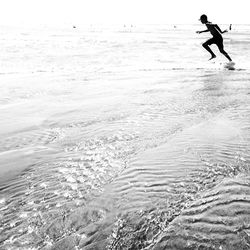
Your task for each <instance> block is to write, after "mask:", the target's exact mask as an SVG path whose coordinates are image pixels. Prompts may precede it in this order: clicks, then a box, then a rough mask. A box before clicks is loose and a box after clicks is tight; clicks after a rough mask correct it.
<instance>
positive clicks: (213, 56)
mask: <svg viewBox="0 0 250 250" xmlns="http://www.w3.org/2000/svg"><path fill="white" fill-rule="evenodd" d="M215 57H216V55H212V56H211V58H210V59H209V60H208V61H210V60H212V59H214V58H215Z"/></svg>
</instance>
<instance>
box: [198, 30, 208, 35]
mask: <svg viewBox="0 0 250 250" xmlns="http://www.w3.org/2000/svg"><path fill="white" fill-rule="evenodd" d="M208 31H209V30H202V31H196V33H198V34H200V33H204V32H208Z"/></svg>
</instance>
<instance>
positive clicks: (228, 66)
mask: <svg viewBox="0 0 250 250" xmlns="http://www.w3.org/2000/svg"><path fill="white" fill-rule="evenodd" d="M234 66H235V62H227V63H224V65H223V67H224V69H228V70H235V67H234Z"/></svg>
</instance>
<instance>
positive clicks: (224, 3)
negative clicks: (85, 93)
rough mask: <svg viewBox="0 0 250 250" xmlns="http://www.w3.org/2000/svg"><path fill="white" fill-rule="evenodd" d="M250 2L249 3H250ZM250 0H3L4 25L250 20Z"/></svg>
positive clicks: (0, 21)
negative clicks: (203, 17)
mask: <svg viewBox="0 0 250 250" xmlns="http://www.w3.org/2000/svg"><path fill="white" fill-rule="evenodd" d="M248 2H249V3H248ZM249 6H250V1H249V0H237V1H229V0H0V25H19V26H20V25H24V26H25V25H32V26H33V25H60V26H64V25H82V24H96V23H104V24H169V23H171V24H180V23H183V24H195V23H199V21H198V19H199V17H200V15H201V14H207V15H208V19H209V20H210V21H212V22H216V23H218V24H220V23H221V24H228V23H238V24H250V15H249Z"/></svg>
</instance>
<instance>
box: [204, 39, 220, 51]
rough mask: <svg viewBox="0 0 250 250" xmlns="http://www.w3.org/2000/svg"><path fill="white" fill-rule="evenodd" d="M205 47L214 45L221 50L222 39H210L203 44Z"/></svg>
mask: <svg viewBox="0 0 250 250" xmlns="http://www.w3.org/2000/svg"><path fill="white" fill-rule="evenodd" d="M205 43H206V44H207V45H211V44H216V45H217V46H218V48H219V49H220V50H221V49H222V50H223V48H224V45H223V38H222V37H212V38H210V39H208V40H207V41H206V42H205Z"/></svg>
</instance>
